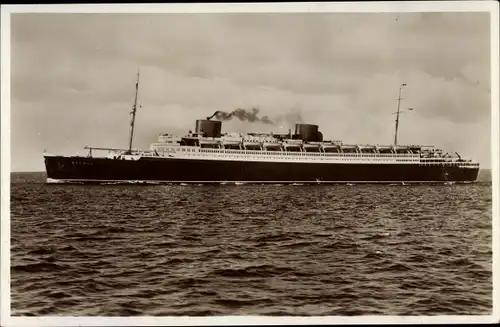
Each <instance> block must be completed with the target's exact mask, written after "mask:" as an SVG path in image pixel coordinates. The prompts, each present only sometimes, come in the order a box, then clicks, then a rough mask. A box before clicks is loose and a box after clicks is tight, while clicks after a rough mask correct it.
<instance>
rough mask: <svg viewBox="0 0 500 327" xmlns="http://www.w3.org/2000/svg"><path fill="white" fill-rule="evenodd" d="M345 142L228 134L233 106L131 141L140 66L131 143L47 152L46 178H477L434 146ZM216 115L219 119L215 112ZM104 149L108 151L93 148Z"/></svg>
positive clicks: (306, 128)
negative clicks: (177, 131) (83, 152)
mask: <svg viewBox="0 0 500 327" xmlns="http://www.w3.org/2000/svg"><path fill="white" fill-rule="evenodd" d="M405 85H406V84H402V85H401V87H400V89H399V98H398V110H397V112H396V113H395V114H397V116H396V117H397V118H396V126H395V127H396V128H395V137H394V143H393V144H391V145H374V144H365V145H362V144H344V143H343V142H341V141H330V140H323V135H322V133H321V132H320V131H319V126H318V125H313V124H301V123H300V124H296V125H295V129H294V133H292V131H291V130H289V132H288V133H287V134H273V133H269V134H265V133H245V134H242V133H223V132H222V121H221V120H225V119H230V118H231V116H232V115H234V114H235V113H234V112H233V113H229V114H227V113H224V112H219V111H217V112H215V113H214V114H213V115H212V116H211V117H207V118H206V119H200V120H197V121H196V125H195V130H194V132H193V131H189V132H188V133H186V134H185V135H182V136H175V135H172V134H170V133H167V134H161V135H159V136H158V141H157V142H156V143H153V144H151V146H150V148H149V149H142V150H140V149H139V150H137V149H133V148H132V141H133V137H134V124H135V116H136V111H137V93H138V89H139V73H138V74H137V82H136V85H135V100H134V104H133V107H132V112H131V113H130V114H131V116H132V117H131V124H130V138H129V146H128V149H116V148H99V147H88V146H86V147H85V149H87V150H88V151H89V153H88V155H87V156H62V155H53V154H48V153H44V154H43V156H44V159H45V167H46V171H47V182H48V183H52V182H69V183H98V184H107V183H237V184H240V183H399V184H406V183H455V182H473V181H475V180H476V178H477V175H478V171H479V163H477V162H472V161H471V160H465V159H463V158H461V157H460V155H459V154H458V153H454V154H451V155H450V154H449V153H443V151H442V150H441V149H438V148H436V147H434V146H424V145H399V144H398V142H397V133H398V123H399V114H400V109H399V108H400V102H401V90H402V87H403V86H405ZM214 118H215V119H214ZM99 151H105V152H107V153H106V154H105V155H104V154H103V155H96V153H97V152H99Z"/></svg>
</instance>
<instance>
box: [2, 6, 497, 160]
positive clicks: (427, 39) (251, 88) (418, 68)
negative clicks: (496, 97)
mask: <svg viewBox="0 0 500 327" xmlns="http://www.w3.org/2000/svg"><path fill="white" fill-rule="evenodd" d="M11 23H12V27H11V31H12V36H11V41H12V44H11V62H12V66H11V76H12V80H11V83H12V85H11V89H12V93H11V94H12V106H11V115H12V142H13V147H12V148H13V152H12V158H13V169H18V170H19V169H28V170H29V169H35V168H34V167H38V168H37V169H43V165H42V164H41V161H40V156H41V149H43V148H49V149H51V150H52V151H72V149H75V148H78V147H80V146H83V145H85V144H90V143H93V144H94V145H103V146H125V145H126V143H127V137H128V127H129V115H128V113H129V111H130V108H131V105H132V101H133V96H134V86H135V74H136V73H137V69H138V67H140V69H141V88H140V94H139V97H140V103H141V105H142V106H143V107H142V108H140V111H138V115H137V131H136V140H135V144H136V145H137V146H141V147H148V146H149V143H151V142H154V140H155V138H156V135H157V134H158V133H160V132H165V131H176V132H179V133H181V132H183V131H187V129H189V128H193V127H194V121H195V120H196V119H200V118H204V117H206V116H208V115H210V114H211V113H213V112H214V111H216V110H221V111H227V112H231V111H233V110H234V109H236V108H253V107H259V109H260V113H259V114H261V115H263V116H268V117H269V118H270V119H271V120H273V121H277V122H279V123H278V125H280V126H276V128H278V127H279V129H280V130H281V129H284V130H287V129H288V128H292V129H293V124H294V123H295V122H296V121H297V120H299V118H300V119H301V120H302V121H303V122H305V123H313V124H319V125H320V130H322V131H323V133H324V134H325V137H327V138H334V139H348V140H350V141H352V142H361V143H370V142H374V143H376V142H385V143H389V142H390V141H391V140H392V133H393V119H394V116H393V115H392V112H394V111H395V110H396V107H397V102H396V98H397V92H398V88H399V85H400V84H401V83H407V84H408V86H407V87H406V88H405V90H404V91H403V96H404V100H403V102H402V108H407V107H413V108H415V111H414V112H412V113H411V115H410V114H408V115H406V116H404V120H403V121H415V122H417V121H418V122H419V124H418V125H417V124H416V123H415V124H408V125H406V124H405V123H403V124H404V125H405V127H404V129H403V131H402V133H406V132H407V133H409V134H408V135H413V139H414V140H415V141H417V140H419V139H420V138H419V137H417V136H418V135H419V133H421V134H422V135H424V134H425V135H430V134H432V135H434V134H433V133H430V132H431V131H430V127H429V126H434V127H436V125H435V124H436V122H441V126H446V128H449V130H450V132H453V131H455V130H456V128H457V127H460V129H461V131H466V130H468V129H469V128H470V131H477V130H478V129H477V126H487V127H488V128H489V119H490V106H491V104H490V96H491V85H490V57H489V50H490V48H489V40H490V36H489V35H490V34H489V18H488V15H487V14H483V13H404V14H397V13H394V14H377V13H371V14H339V13H335V14H328V13H310V14H304V13H293V14H13V15H12V19H11ZM299 116H300V117H299ZM402 126H403V125H402ZM417 126H418V127H417ZM224 128H225V129H231V130H238V131H242V132H248V131H253V130H256V131H269V129H270V128H271V126H266V125H265V124H262V125H250V126H249V125H248V124H244V123H242V122H238V121H229V122H225V123H224ZM402 128H403V127H402ZM417 132H418V133H417ZM39 134H40V135H39ZM443 134H444V133H441V134H440V133H438V134H437V135H435V137H436V139H435V140H434V142H433V143H437V144H439V143H440V142H441V143H446V144H448V141H447V139H446V138H445V136H443ZM486 137H487V135H486V134H484V133H480V134H475V135H474V136H472V138H473V139H475V140H476V144H478V146H479V147H481V149H486V150H484V151H483V150H481V151H482V152H481V153H482V154H480V155H481V160H483V161H485V160H486V161H489V156H486V155H484V153H486V152H485V151H489V147H488V146H487V144H488V143H489V141H488V142H486V141H484V140H485V138H486ZM455 140H456V141H455V142H456V144H454V145H453V146H454V147H456V148H460V146H461V145H460V144H461V143H460V142H462V141H463V140H461V139H460V138H459V137H456V138H455ZM425 141H428V140H427V139H425ZM414 143H416V142H414ZM464 148H467V149H470V147H468V146H465V145H464ZM17 149H22V150H17ZM472 154H475V153H472ZM26 158H28V159H26ZM30 167H33V168H30Z"/></svg>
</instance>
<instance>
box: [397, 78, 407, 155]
mask: <svg viewBox="0 0 500 327" xmlns="http://www.w3.org/2000/svg"><path fill="white" fill-rule="evenodd" d="M404 86H406V84H401V86H400V87H399V96H398V111H397V112H396V131H395V132H394V146H396V145H398V125H399V108H400V105H401V99H403V98H402V97H401V91H402V90H403V87H404Z"/></svg>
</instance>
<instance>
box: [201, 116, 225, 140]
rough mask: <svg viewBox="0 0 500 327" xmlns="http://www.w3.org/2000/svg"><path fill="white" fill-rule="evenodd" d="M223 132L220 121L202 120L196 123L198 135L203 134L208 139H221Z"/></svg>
mask: <svg viewBox="0 0 500 327" xmlns="http://www.w3.org/2000/svg"><path fill="white" fill-rule="evenodd" d="M221 130H222V122H221V121H218V120H202V119H198V120H197V121H196V133H203V135H204V136H206V137H220V136H221Z"/></svg>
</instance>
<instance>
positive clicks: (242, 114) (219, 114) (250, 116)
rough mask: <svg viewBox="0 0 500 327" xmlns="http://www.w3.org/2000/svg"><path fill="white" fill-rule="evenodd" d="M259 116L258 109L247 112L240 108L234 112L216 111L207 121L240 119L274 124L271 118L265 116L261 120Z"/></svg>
mask: <svg viewBox="0 0 500 327" xmlns="http://www.w3.org/2000/svg"><path fill="white" fill-rule="evenodd" d="M258 114H259V109H258V108H253V109H252V111H247V110H245V109H241V108H238V109H236V110H234V111H232V112H225V111H216V112H214V114H213V115H212V116H210V117H207V120H210V119H212V118H213V117H215V118H216V119H219V120H231V119H233V118H238V119H239V120H242V121H247V122H250V123H256V122H259V123H264V124H273V122H272V121H271V120H270V119H269V117H267V116H263V117H260V118H259V117H258Z"/></svg>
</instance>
